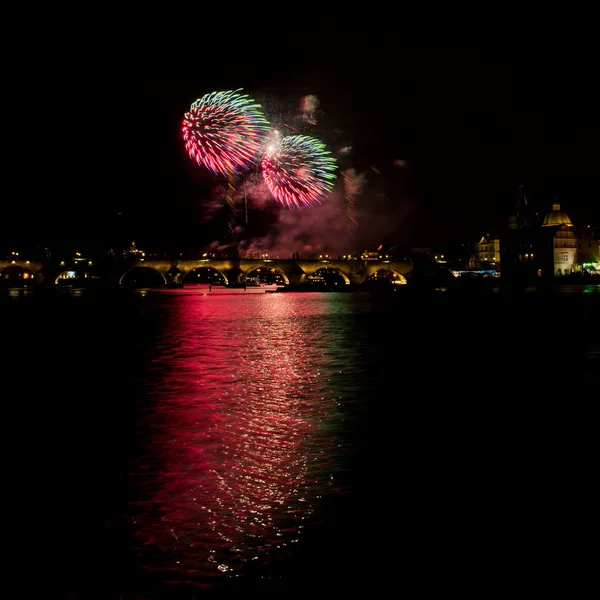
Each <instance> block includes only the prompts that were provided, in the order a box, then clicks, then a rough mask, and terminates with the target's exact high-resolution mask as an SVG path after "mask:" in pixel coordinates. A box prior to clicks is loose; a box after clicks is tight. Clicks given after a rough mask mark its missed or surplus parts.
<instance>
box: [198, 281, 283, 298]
mask: <svg viewBox="0 0 600 600" xmlns="http://www.w3.org/2000/svg"><path fill="white" fill-rule="evenodd" d="M284 287H285V286H283V285H280V284H276V283H257V284H255V283H247V284H246V285H244V284H233V285H206V286H202V293H204V294H209V295H210V296H215V295H218V294H268V293H273V292H279V291H280V290H283V288H284Z"/></svg>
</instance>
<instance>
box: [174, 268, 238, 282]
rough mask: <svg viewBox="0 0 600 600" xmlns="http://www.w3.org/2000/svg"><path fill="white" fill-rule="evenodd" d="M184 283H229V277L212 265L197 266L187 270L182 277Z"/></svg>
mask: <svg viewBox="0 0 600 600" xmlns="http://www.w3.org/2000/svg"><path fill="white" fill-rule="evenodd" d="M182 281H183V284H184V285H185V284H193V283H212V284H213V285H223V284H225V285H227V283H228V281H227V277H226V275H225V274H224V273H222V272H221V271H219V269H215V268H214V267H211V266H201V267H195V268H193V269H190V270H189V271H186V272H185V273H184V274H183V278H182Z"/></svg>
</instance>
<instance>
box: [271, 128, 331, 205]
mask: <svg viewBox="0 0 600 600" xmlns="http://www.w3.org/2000/svg"><path fill="white" fill-rule="evenodd" d="M335 170H336V162H335V158H333V156H332V155H331V152H329V151H328V150H327V149H326V148H325V145H324V144H323V142H321V141H319V140H317V139H315V138H313V137H309V136H306V135H291V136H287V137H283V138H281V139H274V140H272V141H271V142H270V143H269V144H268V145H267V148H266V151H265V154H264V156H263V160H262V172H263V175H264V178H265V181H266V182H267V186H268V187H269V190H270V191H271V193H272V194H273V196H274V197H275V199H276V200H278V201H279V202H280V203H281V204H283V205H284V206H286V207H288V208H293V207H296V208H299V207H302V206H314V205H316V204H320V203H321V202H322V201H323V199H324V198H325V197H327V195H328V194H329V193H330V192H331V190H332V189H333V186H334V182H335V179H336V175H335Z"/></svg>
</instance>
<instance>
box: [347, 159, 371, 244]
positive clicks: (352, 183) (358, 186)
mask: <svg viewBox="0 0 600 600" xmlns="http://www.w3.org/2000/svg"><path fill="white" fill-rule="evenodd" d="M342 175H343V177H344V197H345V198H346V209H347V213H346V214H347V215H348V222H349V226H348V228H349V231H350V233H353V232H354V231H355V230H356V228H357V227H358V221H357V219H356V196H357V195H358V194H360V193H361V191H362V188H363V187H364V185H365V180H366V178H365V175H364V173H361V174H360V175H359V174H357V173H356V171H355V170H354V169H346V170H344V172H343V173H342Z"/></svg>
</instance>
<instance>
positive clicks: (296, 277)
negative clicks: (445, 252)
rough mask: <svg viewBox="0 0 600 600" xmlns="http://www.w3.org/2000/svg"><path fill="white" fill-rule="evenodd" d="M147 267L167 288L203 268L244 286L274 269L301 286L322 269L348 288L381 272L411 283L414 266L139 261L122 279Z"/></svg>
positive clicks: (391, 263)
mask: <svg viewBox="0 0 600 600" xmlns="http://www.w3.org/2000/svg"><path fill="white" fill-rule="evenodd" d="M141 267H146V268H150V269H153V270H155V271H157V272H158V273H160V274H161V275H162V277H163V279H164V280H165V284H168V285H181V284H183V281H184V278H185V276H186V275H188V274H189V273H191V272H192V271H194V270H196V269H200V268H211V269H214V270H215V271H217V272H218V273H220V274H221V275H222V276H223V278H224V279H225V281H226V282H227V283H228V284H232V283H241V282H243V280H244V279H245V278H246V277H248V276H250V275H251V273H252V272H253V271H254V270H256V269H263V268H267V269H274V270H275V271H276V272H277V273H279V274H280V275H281V276H282V278H283V280H284V281H285V283H287V284H290V283H292V284H294V283H302V282H303V281H304V280H305V279H306V278H307V277H308V276H309V275H313V274H314V273H316V272H317V271H318V270H319V269H334V270H335V271H337V272H338V273H339V274H340V275H341V277H342V278H343V279H344V281H345V282H346V283H347V284H351V283H353V284H357V283H363V282H364V281H366V280H367V279H368V278H369V277H371V275H373V274H374V273H376V272H377V271H380V270H386V271H390V272H392V273H394V274H396V275H398V278H399V279H400V281H402V282H403V283H406V282H407V281H408V280H409V279H410V273H411V271H412V268H413V264H412V262H410V261H396V260H385V261H364V260H292V259H230V260H215V259H197V260H178V261H167V260H148V259H144V260H143V261H142V260H141V259H140V260H137V261H135V262H133V263H130V264H129V265H128V268H127V270H126V271H124V272H123V273H122V274H121V277H120V279H119V283H120V282H121V281H122V280H123V277H124V276H125V275H126V274H127V273H128V272H129V271H132V270H133V269H137V268H141Z"/></svg>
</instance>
